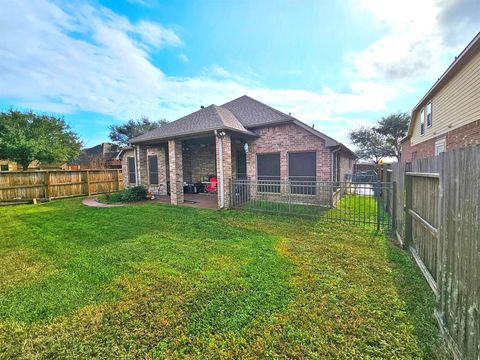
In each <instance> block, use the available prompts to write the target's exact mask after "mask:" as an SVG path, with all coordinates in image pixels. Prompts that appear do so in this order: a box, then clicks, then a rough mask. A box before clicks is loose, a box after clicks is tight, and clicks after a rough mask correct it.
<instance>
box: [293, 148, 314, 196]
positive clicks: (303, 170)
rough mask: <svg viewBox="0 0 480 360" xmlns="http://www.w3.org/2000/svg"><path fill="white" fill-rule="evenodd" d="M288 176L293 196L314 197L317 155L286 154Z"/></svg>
mask: <svg viewBox="0 0 480 360" xmlns="http://www.w3.org/2000/svg"><path fill="white" fill-rule="evenodd" d="M288 176H289V179H290V191H291V192H292V193H293V194H304V195H315V186H316V184H315V181H316V180H317V154H316V153H315V152H302V153H290V154H288Z"/></svg>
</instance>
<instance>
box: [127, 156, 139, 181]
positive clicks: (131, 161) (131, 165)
mask: <svg viewBox="0 0 480 360" xmlns="http://www.w3.org/2000/svg"><path fill="white" fill-rule="evenodd" d="M127 167H128V169H127V171H128V183H129V184H136V182H137V176H136V174H135V158H134V157H133V156H130V157H128V158H127Z"/></svg>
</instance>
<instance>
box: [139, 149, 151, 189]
mask: <svg viewBox="0 0 480 360" xmlns="http://www.w3.org/2000/svg"><path fill="white" fill-rule="evenodd" d="M137 161H138V163H137V164H138V165H137V166H138V185H143V186H145V187H148V168H147V147H146V146H145V145H138V148H137Z"/></svg>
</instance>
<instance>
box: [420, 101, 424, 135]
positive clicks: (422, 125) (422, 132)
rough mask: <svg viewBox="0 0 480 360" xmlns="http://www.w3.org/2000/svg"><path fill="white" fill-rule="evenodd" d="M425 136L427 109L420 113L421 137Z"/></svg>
mask: <svg viewBox="0 0 480 360" xmlns="http://www.w3.org/2000/svg"><path fill="white" fill-rule="evenodd" d="M423 134H425V108H423V109H422V111H421V112H420V135H423Z"/></svg>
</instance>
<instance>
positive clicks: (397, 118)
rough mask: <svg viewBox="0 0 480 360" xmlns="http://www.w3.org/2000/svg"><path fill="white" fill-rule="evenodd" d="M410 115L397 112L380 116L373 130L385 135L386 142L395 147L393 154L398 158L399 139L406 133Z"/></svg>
mask: <svg viewBox="0 0 480 360" xmlns="http://www.w3.org/2000/svg"><path fill="white" fill-rule="evenodd" d="M409 122H410V115H408V114H407V113H405V112H398V113H395V114H390V115H388V116H385V117H382V118H381V119H380V120H378V121H377V125H376V126H375V127H374V128H373V129H374V131H375V132H376V133H378V134H380V135H382V136H384V137H385V141H386V143H387V144H388V145H389V146H391V147H393V148H394V149H395V154H394V156H396V157H397V160H400V140H401V139H402V138H403V137H405V135H407V131H408V123H409Z"/></svg>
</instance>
